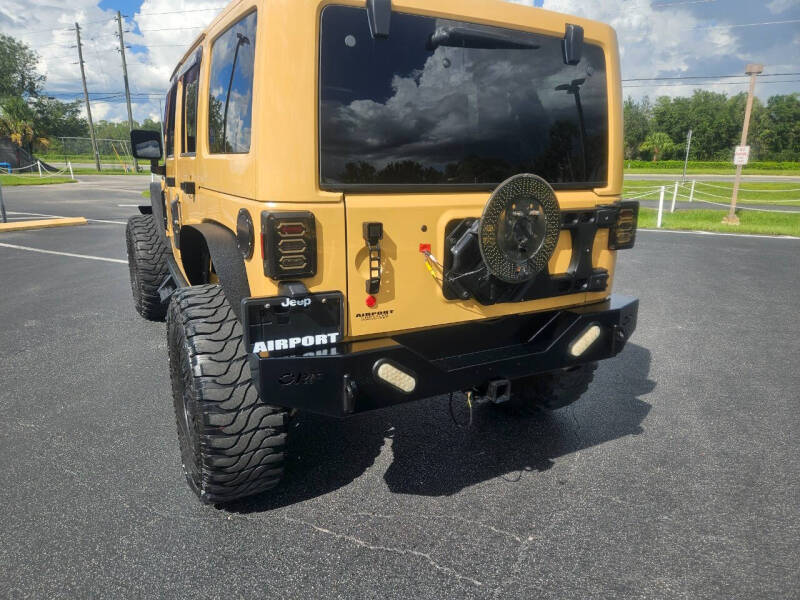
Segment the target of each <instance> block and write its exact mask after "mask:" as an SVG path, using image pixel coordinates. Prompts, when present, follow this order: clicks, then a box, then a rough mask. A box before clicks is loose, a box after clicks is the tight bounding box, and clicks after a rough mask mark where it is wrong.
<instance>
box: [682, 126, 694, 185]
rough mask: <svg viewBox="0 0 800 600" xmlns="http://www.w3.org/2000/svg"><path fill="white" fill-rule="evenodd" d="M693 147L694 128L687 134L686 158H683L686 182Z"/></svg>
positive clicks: (684, 179)
mask: <svg viewBox="0 0 800 600" xmlns="http://www.w3.org/2000/svg"><path fill="white" fill-rule="evenodd" d="M691 148H692V130H691V129H689V133H688V134H687V135H686V158H684V159H683V182H684V183H686V165H688V164H689V150H690V149H691Z"/></svg>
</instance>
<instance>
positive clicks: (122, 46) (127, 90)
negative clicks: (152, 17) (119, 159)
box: [117, 11, 139, 173]
mask: <svg viewBox="0 0 800 600" xmlns="http://www.w3.org/2000/svg"><path fill="white" fill-rule="evenodd" d="M117 27H118V29H119V53H120V56H122V78H123V80H124V81H125V101H126V102H127V103H128V130H129V131H133V112H132V111H131V89H130V87H129V86H128V63H127V61H126V60H125V39H124V38H123V37H122V13H121V12H120V11H117ZM133 170H134V172H136V173H138V172H139V161H138V160H136V157H135V156H134V157H133Z"/></svg>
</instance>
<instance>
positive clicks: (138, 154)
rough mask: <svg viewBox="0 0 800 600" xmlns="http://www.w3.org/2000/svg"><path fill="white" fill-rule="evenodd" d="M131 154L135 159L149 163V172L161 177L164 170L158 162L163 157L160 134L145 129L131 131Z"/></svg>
mask: <svg viewBox="0 0 800 600" xmlns="http://www.w3.org/2000/svg"><path fill="white" fill-rule="evenodd" d="M131 152H132V153H133V156H134V157H135V158H140V159H144V160H149V161H150V172H151V173H154V174H156V175H163V174H164V172H163V171H164V168H163V167H160V166H159V164H158V161H159V160H161V157H162V156H163V155H164V150H163V148H162V146H161V133H160V132H158V131H150V130H147V129H134V130H133V131H131Z"/></svg>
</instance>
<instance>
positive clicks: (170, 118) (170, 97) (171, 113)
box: [164, 85, 177, 156]
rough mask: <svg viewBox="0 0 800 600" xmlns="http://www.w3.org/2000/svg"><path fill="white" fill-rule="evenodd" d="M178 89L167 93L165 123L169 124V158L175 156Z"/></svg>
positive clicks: (173, 87)
mask: <svg viewBox="0 0 800 600" xmlns="http://www.w3.org/2000/svg"><path fill="white" fill-rule="evenodd" d="M176 92H177V87H176V86H174V85H173V86H172V89H171V90H170V91H169V92H168V93H167V107H166V109H165V112H166V114H165V115H164V123H166V124H167V132H166V136H167V156H174V155H175V94H176Z"/></svg>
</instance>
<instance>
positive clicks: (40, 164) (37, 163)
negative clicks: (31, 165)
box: [36, 160, 42, 177]
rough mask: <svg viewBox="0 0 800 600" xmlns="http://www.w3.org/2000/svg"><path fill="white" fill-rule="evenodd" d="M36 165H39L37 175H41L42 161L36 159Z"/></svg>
mask: <svg viewBox="0 0 800 600" xmlns="http://www.w3.org/2000/svg"><path fill="white" fill-rule="evenodd" d="M36 166H37V167H39V177H41V176H42V161H40V160H37V161H36Z"/></svg>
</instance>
